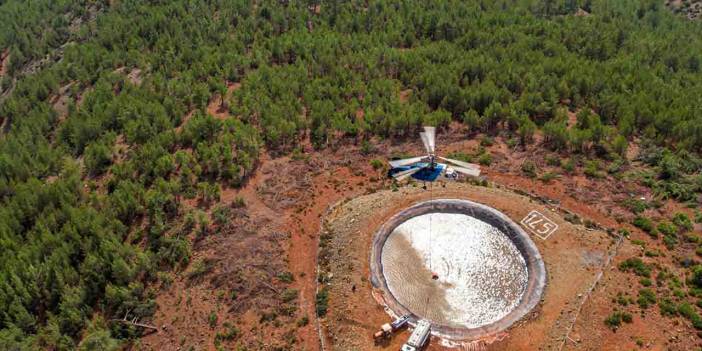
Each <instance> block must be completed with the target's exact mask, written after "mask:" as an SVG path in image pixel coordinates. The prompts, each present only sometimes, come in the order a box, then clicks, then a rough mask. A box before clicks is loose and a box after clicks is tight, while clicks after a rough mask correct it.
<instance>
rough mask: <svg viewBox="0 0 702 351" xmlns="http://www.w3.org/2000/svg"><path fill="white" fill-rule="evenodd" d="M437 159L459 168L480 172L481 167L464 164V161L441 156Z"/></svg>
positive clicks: (473, 164)
mask: <svg viewBox="0 0 702 351" xmlns="http://www.w3.org/2000/svg"><path fill="white" fill-rule="evenodd" d="M437 158H438V159H440V160H442V161H446V162H448V163H451V164H453V165H456V166H459V167H463V168H468V169H476V170H480V166H479V165H476V164H475V163H469V162H463V161H459V160H454V159H450V158H446V157H441V156H437Z"/></svg>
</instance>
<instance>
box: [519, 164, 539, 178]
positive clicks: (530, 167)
mask: <svg viewBox="0 0 702 351" xmlns="http://www.w3.org/2000/svg"><path fill="white" fill-rule="evenodd" d="M522 173H524V175H526V176H527V177H529V178H536V164H534V162H532V161H529V160H527V161H524V163H522Z"/></svg>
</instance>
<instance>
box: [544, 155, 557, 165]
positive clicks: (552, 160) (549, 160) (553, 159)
mask: <svg viewBox="0 0 702 351" xmlns="http://www.w3.org/2000/svg"><path fill="white" fill-rule="evenodd" d="M546 164H547V165H549V166H553V167H557V166H560V165H561V159H560V158H558V156H555V155H547V156H546Z"/></svg>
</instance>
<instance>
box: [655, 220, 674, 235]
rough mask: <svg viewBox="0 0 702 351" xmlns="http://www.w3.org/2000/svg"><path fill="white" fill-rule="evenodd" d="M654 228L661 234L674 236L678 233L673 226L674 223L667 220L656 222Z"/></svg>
mask: <svg viewBox="0 0 702 351" xmlns="http://www.w3.org/2000/svg"><path fill="white" fill-rule="evenodd" d="M656 229H658V231H659V232H661V233H662V234H663V235H670V236H674V235H676V234H678V227H677V226H675V224H673V223H670V222H668V221H663V222H660V223H658V226H657V227H656Z"/></svg>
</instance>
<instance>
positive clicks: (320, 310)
mask: <svg viewBox="0 0 702 351" xmlns="http://www.w3.org/2000/svg"><path fill="white" fill-rule="evenodd" d="M315 305H316V310H317V316H319V317H324V316H326V315H327V309H328V308H329V291H327V288H326V287H324V288H322V289H321V290H319V292H317V296H316V298H315Z"/></svg>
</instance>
